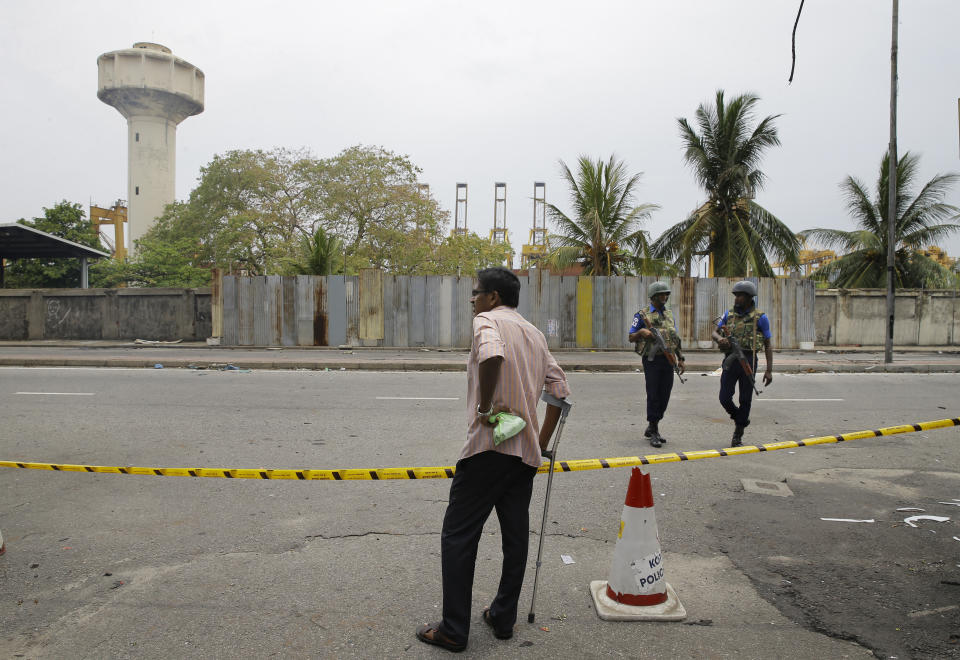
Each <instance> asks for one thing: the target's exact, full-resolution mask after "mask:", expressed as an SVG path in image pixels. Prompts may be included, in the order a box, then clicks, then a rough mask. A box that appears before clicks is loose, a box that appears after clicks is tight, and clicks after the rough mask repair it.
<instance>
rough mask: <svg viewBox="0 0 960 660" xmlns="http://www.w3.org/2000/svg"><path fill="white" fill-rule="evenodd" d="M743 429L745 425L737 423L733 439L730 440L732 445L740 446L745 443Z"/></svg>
mask: <svg viewBox="0 0 960 660" xmlns="http://www.w3.org/2000/svg"><path fill="white" fill-rule="evenodd" d="M743 429H744V427H742V426H740V425H739V424H737V425H736V426H735V427H734V429H733V439H732V440H730V446H731V447H739V446H740V445H742V444H743Z"/></svg>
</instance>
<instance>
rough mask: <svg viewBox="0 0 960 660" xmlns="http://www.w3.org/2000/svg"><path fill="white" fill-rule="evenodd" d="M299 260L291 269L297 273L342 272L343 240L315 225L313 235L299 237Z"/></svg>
mask: <svg viewBox="0 0 960 660" xmlns="http://www.w3.org/2000/svg"><path fill="white" fill-rule="evenodd" d="M300 249H301V252H302V255H301V258H300V261H298V262H296V263H294V265H293V269H294V271H296V273H297V274H298V275H332V274H335V273H342V272H343V261H342V259H343V242H342V241H341V240H340V239H339V238H337V237H336V236H333V235H329V234H327V232H325V231H324V230H323V227H317V230H316V231H315V232H313V236H309V237H304V238H302V239H300Z"/></svg>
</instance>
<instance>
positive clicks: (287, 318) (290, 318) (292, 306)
mask: <svg viewBox="0 0 960 660" xmlns="http://www.w3.org/2000/svg"><path fill="white" fill-rule="evenodd" d="M280 288H281V291H282V296H283V297H282V306H281V308H280V315H281V327H280V343H281V344H283V345H284V346H296V345H297V305H296V298H297V297H296V291H297V280H296V278H294V277H284V278H283V279H282V280H281V282H280Z"/></svg>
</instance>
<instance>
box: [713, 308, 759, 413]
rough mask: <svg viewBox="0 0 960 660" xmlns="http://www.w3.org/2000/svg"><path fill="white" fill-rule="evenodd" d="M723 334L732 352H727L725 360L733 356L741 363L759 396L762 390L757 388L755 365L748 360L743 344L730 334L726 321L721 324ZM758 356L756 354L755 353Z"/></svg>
mask: <svg viewBox="0 0 960 660" xmlns="http://www.w3.org/2000/svg"><path fill="white" fill-rule="evenodd" d="M720 332H721V334H722V335H723V336H724V337H725V338H726V340H727V341H728V342H730V352H729V353H728V354H727V357H726V358H724V362H726V361H727V360H730V359H731V358H732V359H734V360H736V361H737V362H739V363H740V368H741V369H743V373H744V374H746V376H747V380H749V381H750V386H751V387H753V391H754V392H756V393H757V396H760V390H758V389H757V379H756V376H755V374H754V372H753V365H752V364H750V362H749V361H748V360H747V356H746V355H745V354H744V352H743V346H741V345H740V342H738V341H737V340H736V339H734V338H733V337H731V336H730V329H729V328H728V327H727V324H726V323H724V324H723V325H722V326H720ZM754 358H756V354H754Z"/></svg>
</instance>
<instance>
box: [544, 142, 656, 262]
mask: <svg viewBox="0 0 960 660" xmlns="http://www.w3.org/2000/svg"><path fill="white" fill-rule="evenodd" d="M578 165H579V168H578V170H577V174H576V176H574V174H573V172H571V171H570V168H569V167H567V164H566V163H564V162H563V161H562V160H561V161H560V167H561V170H562V174H563V177H564V178H565V179H566V180H567V183H568V184H569V186H570V201H571V204H572V206H573V211H574V213H573V217H569V216H567V214H565V213H564V212H563V211H561V210H560V209H558V208H557V207H556V206H554V205H553V204H547V212H548V213H549V214H550V217H551V219H552V220H553V221H554V222H555V223H556V224H557V225H558V227H559V233H558V234H551V236H550V242H551V243H552V244H553V246H555V247H554V249H552V250H551V252H550V255H549V256H548V258H547V264H548V265H549V266H553V267H556V268H561V269H562V268H566V267H567V266H570V265H571V264H573V263H580V264H582V265H583V272H584V274H586V275H618V274H621V272H622V271H624V269H625V268H626V269H627V270H629V269H631V263H632V262H633V260H635V258H636V254H638V253H642V252H643V251H644V250H647V249H648V248H649V244H648V238H647V233H646V232H645V231H644V230H642V229H641V228H640V226H641V224H642V223H643V221H644V220H646V219H648V218H649V217H650V213H651V212H652V211H654V210H656V209H658V208H660V207H659V206H657V205H656V204H639V205H634V203H633V200H634V188H636V187H637V185H638V184H639V182H640V174H634V175H633V176H630V175H629V173H628V171H627V166H626V164H625V163H624V162H623V161H618V160H617V159H616V156H610V159H609V160H608V161H607V162H603V161H601V160H600V159H597V160H596V161H595V162H594V161H593V160H591V159H590V158H588V157H587V156H580V158H579V160H578Z"/></svg>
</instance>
